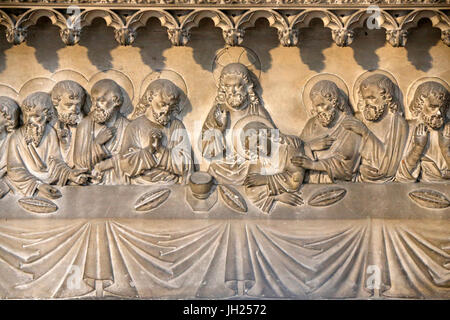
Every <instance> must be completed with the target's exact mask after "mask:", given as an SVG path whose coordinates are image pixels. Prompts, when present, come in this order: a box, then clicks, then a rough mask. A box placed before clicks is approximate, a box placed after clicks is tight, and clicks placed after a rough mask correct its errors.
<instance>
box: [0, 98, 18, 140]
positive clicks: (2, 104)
mask: <svg viewBox="0 0 450 320" xmlns="http://www.w3.org/2000/svg"><path fill="white" fill-rule="evenodd" d="M19 117H20V110H19V106H18V105H17V103H16V102H15V101H14V100H13V99H11V98H9V97H0V135H1V134H2V133H4V132H8V133H9V132H12V131H14V129H15V128H17V126H18V124H19Z"/></svg>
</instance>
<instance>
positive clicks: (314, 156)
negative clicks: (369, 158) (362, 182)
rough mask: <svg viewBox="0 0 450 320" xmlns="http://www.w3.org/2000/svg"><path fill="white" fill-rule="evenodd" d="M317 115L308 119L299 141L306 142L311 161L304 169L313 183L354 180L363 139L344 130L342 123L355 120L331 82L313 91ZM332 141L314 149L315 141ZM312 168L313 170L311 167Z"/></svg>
mask: <svg viewBox="0 0 450 320" xmlns="http://www.w3.org/2000/svg"><path fill="white" fill-rule="evenodd" d="M310 99H311V101H312V104H313V110H314V113H315V116H314V117H312V118H311V119H309V120H308V122H307V123H306V125H305V127H304V129H303V131H302V133H301V135H300V138H301V139H302V140H303V141H304V142H305V154H306V156H307V157H308V158H309V161H308V160H307V162H308V163H310V162H311V161H312V162H311V163H310V164H309V165H307V166H306V167H305V169H309V170H308V171H307V181H308V182H310V183H333V182H336V181H339V180H341V181H353V180H354V179H355V176H356V173H357V171H358V164H359V161H360V155H359V146H360V143H361V138H360V137H359V136H358V135H357V134H355V133H353V132H349V131H347V130H345V129H344V127H343V126H342V123H343V122H344V121H346V120H353V119H354V117H353V116H352V115H351V114H350V108H349V106H348V105H347V104H346V103H345V102H344V100H343V97H341V95H340V93H339V89H338V88H337V86H336V84H335V83H334V82H332V81H329V80H321V81H319V82H317V83H316V84H315V85H314V86H313V88H312V89H311V92H310ZM322 139H331V141H332V143H331V144H330V145H327V146H323V147H319V148H318V147H315V142H317V141H319V140H322ZM310 166H311V167H310Z"/></svg>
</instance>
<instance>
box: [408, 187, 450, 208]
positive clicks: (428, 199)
mask: <svg viewBox="0 0 450 320" xmlns="http://www.w3.org/2000/svg"><path fill="white" fill-rule="evenodd" d="M409 197H410V198H411V200H412V201H414V202H415V203H416V204H418V205H420V206H422V207H425V208H428V209H444V208H447V207H449V206H450V201H449V200H448V199H447V198H446V197H445V196H444V195H443V194H442V193H440V192H437V191H434V190H426V189H421V190H416V191H412V192H410V193H409Z"/></svg>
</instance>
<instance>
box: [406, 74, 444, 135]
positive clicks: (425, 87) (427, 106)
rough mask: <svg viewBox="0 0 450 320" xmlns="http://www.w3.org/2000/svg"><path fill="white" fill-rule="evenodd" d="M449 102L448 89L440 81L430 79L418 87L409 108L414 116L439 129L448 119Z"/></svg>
mask: <svg viewBox="0 0 450 320" xmlns="http://www.w3.org/2000/svg"><path fill="white" fill-rule="evenodd" d="M449 102H450V95H449V92H448V90H447V89H446V88H445V87H444V86H443V85H442V84H440V83H439V82H435V81H428V82H424V83H422V84H421V85H419V86H418V87H417V89H416V92H415V93H414V100H413V101H412V103H411V105H410V106H409V109H410V110H411V113H412V114H413V116H415V117H418V118H419V119H420V120H421V121H422V122H423V123H425V124H426V125H427V126H429V127H430V128H432V129H434V130H438V129H440V128H441V127H442V126H443V125H444V123H445V121H446V114H447V110H448V105H449Z"/></svg>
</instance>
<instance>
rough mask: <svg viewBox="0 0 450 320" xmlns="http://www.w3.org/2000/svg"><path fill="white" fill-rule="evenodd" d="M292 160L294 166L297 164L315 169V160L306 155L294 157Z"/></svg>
mask: <svg viewBox="0 0 450 320" xmlns="http://www.w3.org/2000/svg"><path fill="white" fill-rule="evenodd" d="M291 162H292V163H293V164H294V166H297V167H302V168H305V169H311V170H314V169H315V165H314V163H315V162H314V161H312V160H311V159H308V158H306V157H304V156H297V157H292V159H291Z"/></svg>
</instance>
